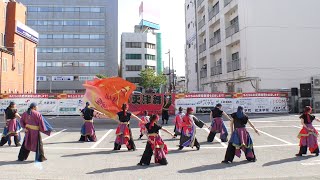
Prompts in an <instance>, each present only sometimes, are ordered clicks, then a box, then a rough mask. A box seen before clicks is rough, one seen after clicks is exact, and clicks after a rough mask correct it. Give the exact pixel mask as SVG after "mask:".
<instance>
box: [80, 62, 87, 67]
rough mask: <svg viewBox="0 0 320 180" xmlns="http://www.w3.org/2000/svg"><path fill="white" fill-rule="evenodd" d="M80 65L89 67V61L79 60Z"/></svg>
mask: <svg viewBox="0 0 320 180" xmlns="http://www.w3.org/2000/svg"><path fill="white" fill-rule="evenodd" d="M79 66H80V67H89V62H79Z"/></svg>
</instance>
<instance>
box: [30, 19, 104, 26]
mask: <svg viewBox="0 0 320 180" xmlns="http://www.w3.org/2000/svg"><path fill="white" fill-rule="evenodd" d="M28 25H38V26H48V25H55V26H62V25H64V26H79V25H80V26H103V25H104V21H103V20H90V21H89V20H64V21H63V20H38V21H33V20H29V21H28Z"/></svg>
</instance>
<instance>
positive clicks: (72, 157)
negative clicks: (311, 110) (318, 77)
mask: <svg viewBox="0 0 320 180" xmlns="http://www.w3.org/2000/svg"><path fill="white" fill-rule="evenodd" d="M199 118H200V119H202V120H204V121H206V122H208V119H209V118H208V116H199ZM47 119H48V120H49V121H50V123H51V124H52V125H53V126H54V127H55V129H56V132H54V133H53V134H52V136H50V137H47V136H45V135H43V142H44V147H45V154H46V157H47V158H48V161H46V162H43V163H34V161H33V160H34V153H31V154H30V157H29V159H28V160H27V161H26V162H17V161H16V159H17V154H18V152H19V148H16V147H9V146H7V145H5V146H4V147H0V172H1V176H0V179H90V178H92V179H130V180H131V179H133V180H135V179H137V180H140V179H141V180H144V179H197V178H198V179H223V180H224V179H290V180H291V179H307V178H308V179H318V177H319V175H320V172H319V168H320V159H319V157H314V156H313V155H308V156H305V157H300V158H298V157H295V156H294V154H296V153H297V151H298V139H297V134H298V132H299V130H300V124H299V119H298V116H295V115H280V116H278V115H267V116H265V115H262V116H261V115H259V116H253V117H252V121H253V123H254V124H255V126H256V127H257V128H258V129H259V130H260V133H261V135H260V136H258V135H256V134H254V132H253V130H252V129H250V128H249V129H248V131H249V132H250V133H251V136H252V138H253V141H254V148H255V152H256V155H257V159H258V161H257V162H255V163H248V162H246V161H245V158H244V157H243V155H242V157H241V158H240V159H239V158H235V161H234V163H233V164H230V165H226V164H221V163H220V162H221V161H222V160H223V158H224V154H225V150H226V146H227V144H225V143H221V142H219V138H218V137H217V138H216V140H215V141H214V143H206V142H205V141H206V138H207V135H208V132H207V131H208V130H206V129H199V130H197V137H198V140H199V141H200V144H201V149H200V151H196V150H195V149H191V148H185V149H183V150H182V151H177V145H178V140H177V139H171V138H170V137H169V136H168V135H167V134H165V133H162V136H163V139H164V141H165V142H166V144H167V145H168V147H169V154H168V156H167V159H168V162H169V164H168V165H167V166H158V165H155V164H151V165H150V166H149V167H140V166H136V164H137V163H138V162H139V160H140V158H141V155H142V153H143V150H144V147H145V144H146V138H145V137H144V138H143V140H136V139H137V138H138V135H139V129H138V128H137V123H136V122H135V121H132V123H131V127H132V128H133V129H132V131H133V137H134V139H135V143H136V146H137V148H138V150H137V151H134V152H128V151H127V150H126V149H125V147H123V148H122V150H121V151H119V152H114V151H112V149H113V143H114V139H115V128H116V123H114V122H113V121H112V120H105V119H101V120H95V127H96V134H97V137H98V141H97V142H93V143H79V142H78V141H77V140H78V139H79V137H80V134H79V130H80V126H81V123H82V119H81V118H80V117H47ZM225 123H226V125H227V127H228V126H229V123H228V122H225ZM208 124H209V123H208ZM314 124H315V125H316V126H317V127H320V123H318V124H317V123H316V122H315V123H314ZM0 126H2V124H1V123H0ZM166 128H168V129H169V130H171V131H173V126H172V125H167V126H166ZM153 161H154V160H153V159H152V161H151V162H153Z"/></svg>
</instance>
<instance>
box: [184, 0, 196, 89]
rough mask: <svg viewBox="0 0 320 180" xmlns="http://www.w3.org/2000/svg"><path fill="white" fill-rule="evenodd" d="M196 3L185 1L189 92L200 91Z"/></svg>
mask: <svg viewBox="0 0 320 180" xmlns="http://www.w3.org/2000/svg"><path fill="white" fill-rule="evenodd" d="M195 14H196V1H195V0H191V1H190V0H185V24H186V45H185V61H186V68H185V71H186V86H187V89H188V91H189V92H192V91H198V90H199V86H198V84H199V77H198V75H197V71H198V63H197V62H198V61H197V60H198V55H197V48H198V47H197V22H196V16H195Z"/></svg>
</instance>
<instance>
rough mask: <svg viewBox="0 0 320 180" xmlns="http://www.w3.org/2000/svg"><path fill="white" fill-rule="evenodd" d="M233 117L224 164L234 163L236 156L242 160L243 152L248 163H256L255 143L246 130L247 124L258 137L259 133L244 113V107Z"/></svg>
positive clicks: (240, 107) (239, 108)
mask: <svg viewBox="0 0 320 180" xmlns="http://www.w3.org/2000/svg"><path fill="white" fill-rule="evenodd" d="M231 117H232V120H231V123H230V128H231V132H232V135H231V138H230V141H229V145H228V148H227V151H226V155H225V158H224V160H223V161H222V163H226V164H228V163H232V162H233V159H234V156H237V157H239V158H240V156H241V150H242V151H243V152H244V154H245V156H246V159H247V160H248V161H250V162H255V161H256V155H255V153H254V150H253V141H252V139H251V137H250V134H249V132H248V131H247V129H246V124H247V123H249V125H250V126H251V127H252V129H253V130H254V131H255V132H256V133H257V134H258V135H259V131H258V130H257V129H256V128H255V127H254V125H253V124H252V123H251V121H250V120H249V118H248V116H247V115H246V114H245V113H244V112H243V107H242V106H239V107H238V110H237V112H235V113H233V114H232V115H231Z"/></svg>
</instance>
